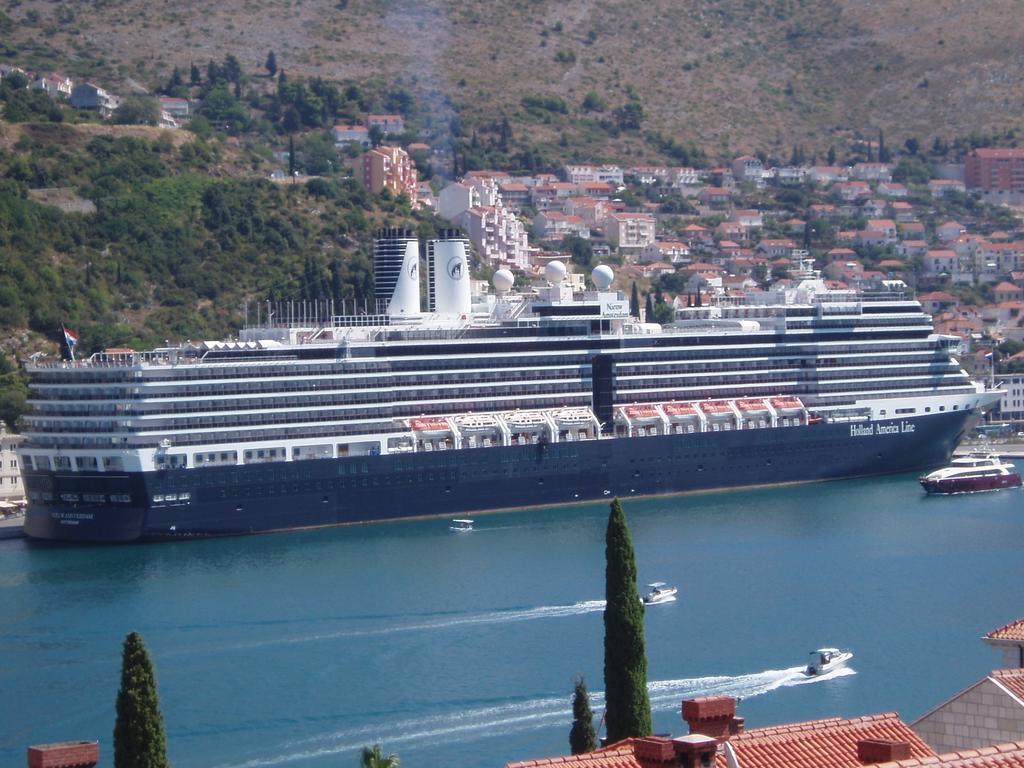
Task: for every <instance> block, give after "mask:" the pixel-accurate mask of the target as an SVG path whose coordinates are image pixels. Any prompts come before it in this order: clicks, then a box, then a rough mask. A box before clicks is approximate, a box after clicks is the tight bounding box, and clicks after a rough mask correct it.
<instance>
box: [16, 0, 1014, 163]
mask: <svg viewBox="0 0 1024 768" xmlns="http://www.w3.org/2000/svg"><path fill="white" fill-rule="evenodd" d="M0 32H2V35H0V36H2V37H3V38H4V40H5V42H4V43H2V44H0V60H7V61H11V60H14V59H17V60H19V61H21V62H23V63H27V64H29V65H32V66H40V67H44V66H52V67H54V68H63V69H65V70H66V71H67V72H68V74H71V75H77V76H91V77H95V78H97V79H101V80H104V81H105V82H109V83H110V84H111V85H112V86H113V87H115V88H119V89H120V90H121V92H129V91H130V90H131V88H132V87H133V85H143V86H145V87H154V86H155V85H157V84H159V83H161V82H164V81H165V80H166V78H167V75H168V73H169V71H170V70H171V68H172V67H173V66H175V65H177V66H180V67H183V68H185V69H186V70H187V68H188V66H189V64H190V63H192V62H197V63H200V64H202V63H204V62H205V61H207V60H208V59H218V60H219V59H220V58H221V57H222V56H223V55H224V54H225V53H233V54H234V55H235V56H237V57H238V58H239V59H240V61H241V63H242V65H243V67H244V68H245V69H246V71H249V72H257V71H259V70H260V69H261V68H262V65H263V62H264V59H265V57H266V55H267V52H268V51H269V50H272V49H273V50H274V51H275V52H276V55H277V60H278V63H279V66H280V67H282V68H284V69H285V70H287V71H288V72H289V74H300V75H310V76H312V75H319V76H323V77H325V78H331V79H335V80H342V79H355V80H368V79H375V80H378V81H383V82H388V83H397V84H400V85H402V86H404V87H407V88H409V89H410V90H412V91H413V92H414V93H415V95H416V96H417V98H418V101H419V103H420V106H421V108H422V109H423V120H422V123H423V124H422V126H421V127H422V128H423V129H424V132H425V133H426V134H428V135H430V136H431V137H433V138H434V139H435V140H438V139H440V140H444V136H443V134H444V133H445V129H446V127H447V126H448V125H449V123H450V120H451V118H452V117H453V116H454V115H457V116H458V117H459V120H460V124H461V125H460V127H461V130H462V131H463V133H466V132H468V131H473V132H477V131H478V132H480V134H481V137H484V136H486V134H487V133H488V132H492V133H493V132H495V131H496V130H497V126H498V123H499V121H500V120H501V119H502V118H503V117H504V118H507V119H508V121H509V125H510V127H511V132H512V137H513V140H517V139H521V138H524V137H528V139H529V142H530V143H531V144H532V145H536V146H539V147H541V148H542V149H543V150H545V151H547V152H550V153H552V154H557V155H559V156H563V157H564V158H565V159H571V158H572V157H573V156H579V157H587V158H595V157H598V158H600V157H605V158H608V159H617V160H622V161H625V160H628V159H630V158H632V159H634V160H636V161H641V160H643V159H644V158H651V159H655V158H657V157H659V156H662V155H661V154H660V153H659V149H658V147H657V146H655V144H656V142H652V141H651V138H650V135H649V134H650V132H652V131H654V132H658V133H660V134H662V135H664V136H670V137H672V138H674V139H676V140H678V141H680V142H682V143H684V144H687V145H689V144H693V145H696V146H698V147H700V148H701V149H703V150H704V151H705V152H707V153H708V155H709V156H712V157H727V156H730V155H732V154H734V153H736V152H739V151H749V150H762V151H765V152H766V153H768V154H772V153H774V154H776V155H783V154H786V155H788V153H789V151H790V149H791V147H792V146H793V145H801V146H803V147H805V148H806V152H807V154H808V156H810V155H811V154H813V153H818V154H822V153H824V151H825V150H826V149H827V148H828V147H829V146H831V145H833V144H838V145H842V144H843V143H844V142H845V140H846V139H848V138H849V137H850V136H852V135H853V134H854V133H860V134H863V135H867V136H871V135H874V134H875V133H877V131H878V130H879V129H884V130H885V132H886V136H887V137H888V138H889V139H890V143H893V144H896V143H902V142H903V141H904V140H905V139H906V138H908V137H911V136H914V137H916V138H918V139H919V140H920V141H921V142H922V143H924V142H927V141H929V140H931V138H933V137H934V136H936V135H939V136H942V137H944V138H949V137H951V136H954V135H966V134H968V133H970V132H972V131H987V132H993V131H999V132H1002V131H1004V130H1006V129H1007V128H1013V127H1016V126H1017V125H1018V123H1019V105H1020V103H1021V101H1022V97H1024V57H1021V55H1020V53H1019V41H1020V39H1021V36H1022V33H1024V17H1022V16H1021V15H1020V13H1019V7H1018V4H1017V3H1016V2H1014V0H901V1H899V2H892V1H888V0H886V1H878V0H770V1H768V0H764V1H762V0H684V1H682V2H679V1H678V0H676V1H674V2H673V1H672V0H651V1H650V2H645V3H621V2H613V0H567V1H565V2H553V1H552V0H511V1H506V2H495V0H483V1H482V2H477V3H468V4H467V3H453V2H444V1H443V0H423V1H419V0H417V2H412V1H411V0H340V1H339V0H296V2H281V1H280V0H244V2H239V1H237V0H235V1H233V2H232V1H229V2H223V3H216V4H210V3H200V2H195V0H182V2H178V3H174V4H162V5H161V9H160V10H154V7H153V6H152V5H151V4H147V3H143V2H141V0H95V1H94V2H91V3H88V4H85V3H53V2H49V0H46V1H44V0H23V1H20V2H17V3H15V2H9V3H7V8H6V10H5V16H4V17H0ZM154 52H156V53H155V54H154ZM588 94H591V98H590V99H587V95H588ZM552 99H554V101H552ZM559 99H560V100H562V102H564V105H560V104H559V102H558V101H557V100H559ZM585 99H586V100H587V106H588V107H589V108H588V109H584V107H583V104H584V101H585ZM524 100H525V104H526V106H524ZM552 105H554V108H553V109H552V108H549V107H551V106H552ZM624 110H625V111H624ZM634 118H639V119H634ZM637 126H638V127H639V130H637Z"/></svg>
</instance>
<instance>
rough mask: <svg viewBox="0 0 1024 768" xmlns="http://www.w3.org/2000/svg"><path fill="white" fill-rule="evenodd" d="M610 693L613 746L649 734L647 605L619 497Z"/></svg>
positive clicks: (611, 583) (608, 599) (609, 577)
mask: <svg viewBox="0 0 1024 768" xmlns="http://www.w3.org/2000/svg"><path fill="white" fill-rule="evenodd" d="M604 690H605V713H606V714H605V724H606V727H607V731H608V741H609V743H614V742H616V741H621V740H622V739H626V738H629V737H631V736H649V735H650V733H651V702H650V699H649V698H648V697H647V654H646V650H645V643H644V604H643V602H642V601H641V600H640V593H639V592H638V591H637V588H636V558H635V555H634V553H633V539H632V537H631V536H630V533H629V526H628V525H627V523H626V515H625V513H624V512H623V511H622V504H621V503H620V502H619V500H618V499H615V500H614V501H613V502H612V505H611V513H610V514H609V515H608V530H607V533H606V536H605V608H604Z"/></svg>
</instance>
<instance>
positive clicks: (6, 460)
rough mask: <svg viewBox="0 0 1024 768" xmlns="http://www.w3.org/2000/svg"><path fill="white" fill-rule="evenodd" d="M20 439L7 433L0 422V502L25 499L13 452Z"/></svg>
mask: <svg viewBox="0 0 1024 768" xmlns="http://www.w3.org/2000/svg"><path fill="white" fill-rule="evenodd" d="M22 439H23V438H22V436H21V435H13V434H11V433H10V432H8V431H7V427H6V425H4V423H3V422H2V421H0V501H4V502H10V501H20V500H21V499H24V498H25V487H24V486H23V485H22V484H21V467H20V466H19V465H18V455H17V454H16V453H15V452H14V451H15V449H16V448H17V447H18V445H20V444H21V441H22ZM0 511H2V510H0Z"/></svg>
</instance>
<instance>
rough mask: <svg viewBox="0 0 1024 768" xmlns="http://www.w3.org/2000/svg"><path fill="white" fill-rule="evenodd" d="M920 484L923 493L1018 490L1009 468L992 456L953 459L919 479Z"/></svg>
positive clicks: (1014, 474)
mask: <svg viewBox="0 0 1024 768" xmlns="http://www.w3.org/2000/svg"><path fill="white" fill-rule="evenodd" d="M920 483H921V487H922V488H924V490H925V492H926V493H978V492H980V491H999V490H1002V489H1003V488H1020V487H1021V479H1020V475H1019V474H1017V473H1016V472H1015V471H1014V469H1013V464H1005V463H1003V461H1002V460H1001V459H1000V458H999V457H998V456H995V455H992V454H989V455H987V456H977V455H974V456H961V457H960V458H957V459H953V461H952V463H951V464H950V465H949V466H948V467H943V468H942V469H937V470H935V471H934V472H931V473H929V474H927V475H925V476H924V477H922V478H921V479H920Z"/></svg>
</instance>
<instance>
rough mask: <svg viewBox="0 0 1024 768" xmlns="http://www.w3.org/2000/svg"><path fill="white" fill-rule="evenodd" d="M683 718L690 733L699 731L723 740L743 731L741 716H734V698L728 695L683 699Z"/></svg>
mask: <svg viewBox="0 0 1024 768" xmlns="http://www.w3.org/2000/svg"><path fill="white" fill-rule="evenodd" d="M683 720H685V721H686V722H687V723H688V724H689V726H690V733H699V734H702V735H704V736H710V737H712V738H714V739H718V740H720V741H724V740H726V739H728V738H729V737H730V736H733V735H735V734H737V733H742V732H743V718H742V717H736V699H734V698H732V697H730V696H708V697H705V698H701V699H686V700H685V701H683Z"/></svg>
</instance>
